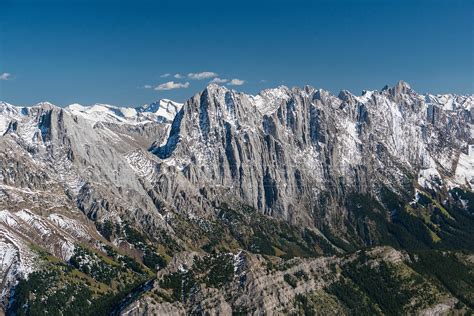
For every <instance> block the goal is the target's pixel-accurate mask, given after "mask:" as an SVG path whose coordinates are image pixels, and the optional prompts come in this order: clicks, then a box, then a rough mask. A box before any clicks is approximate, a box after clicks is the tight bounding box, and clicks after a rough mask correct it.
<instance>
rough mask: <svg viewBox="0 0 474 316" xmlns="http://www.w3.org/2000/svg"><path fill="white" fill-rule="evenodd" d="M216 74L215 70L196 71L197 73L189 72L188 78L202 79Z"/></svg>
mask: <svg viewBox="0 0 474 316" xmlns="http://www.w3.org/2000/svg"><path fill="white" fill-rule="evenodd" d="M217 76H218V74H216V73H215V72H211V71H204V72H198V73H192V72H191V73H189V74H188V78H189V79H192V80H202V79H209V78H214V77H217Z"/></svg>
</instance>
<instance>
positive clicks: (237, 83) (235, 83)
mask: <svg viewBox="0 0 474 316" xmlns="http://www.w3.org/2000/svg"><path fill="white" fill-rule="evenodd" d="M244 83H245V80H241V79H237V78H235V79H232V80H231V81H229V83H228V85H229V86H241V85H243V84H244Z"/></svg>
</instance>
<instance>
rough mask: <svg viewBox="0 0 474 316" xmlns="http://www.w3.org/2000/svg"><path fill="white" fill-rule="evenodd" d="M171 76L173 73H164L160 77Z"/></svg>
mask: <svg viewBox="0 0 474 316" xmlns="http://www.w3.org/2000/svg"><path fill="white" fill-rule="evenodd" d="M169 76H171V74H169V73H165V74H162V75H161V76H160V78H168V77H169Z"/></svg>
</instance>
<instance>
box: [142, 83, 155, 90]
mask: <svg viewBox="0 0 474 316" xmlns="http://www.w3.org/2000/svg"><path fill="white" fill-rule="evenodd" d="M143 88H145V89H151V88H153V87H152V86H151V85H149V84H146V85H144V86H143Z"/></svg>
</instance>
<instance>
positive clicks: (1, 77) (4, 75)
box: [0, 72, 12, 80]
mask: <svg viewBox="0 0 474 316" xmlns="http://www.w3.org/2000/svg"><path fill="white" fill-rule="evenodd" d="M11 76H12V74H11V73H8V72H4V73H2V74H1V75H0V80H9V79H10V78H11Z"/></svg>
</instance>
